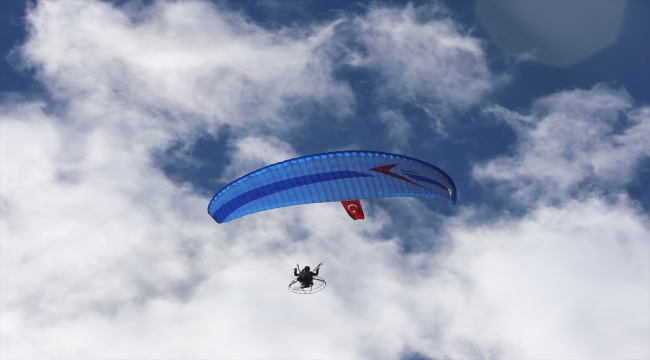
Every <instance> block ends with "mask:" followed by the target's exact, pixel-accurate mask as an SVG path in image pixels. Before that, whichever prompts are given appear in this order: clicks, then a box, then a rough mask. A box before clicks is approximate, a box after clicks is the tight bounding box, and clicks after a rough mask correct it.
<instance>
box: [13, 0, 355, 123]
mask: <svg viewBox="0 0 650 360" xmlns="http://www.w3.org/2000/svg"><path fill="white" fill-rule="evenodd" d="M127 9H129V8H127ZM28 20H29V22H30V25H31V31H30V38H29V40H28V41H27V43H26V44H25V45H24V46H23V47H22V49H21V55H22V58H23V59H24V60H25V61H26V65H25V66H30V67H34V68H36V69H37V72H38V75H39V78H40V79H41V80H42V81H43V82H44V83H45V84H46V85H47V86H48V88H49V89H50V90H51V91H52V92H53V94H54V96H55V97H57V98H59V99H62V100H65V101H68V102H69V103H70V104H69V106H70V108H71V110H74V113H73V114H78V115H76V119H77V120H78V121H81V122H85V123H96V122H101V123H102V124H104V125H106V124H107V123H108V122H111V123H113V124H116V125H117V126H127V127H134V126H136V125H135V124H133V123H132V121H130V120H129V119H125V118H124V117H123V113H124V112H132V111H137V112H139V113H144V114H146V115H149V116H151V117H152V118H151V119H150V120H149V121H150V123H147V122H146V121H142V120H141V121H140V123H139V124H138V126H141V127H144V128H145V129H146V128H157V129H161V128H162V129H166V131H173V132H178V133H184V134H187V133H196V132H201V131H205V130H206V129H207V130H208V131H216V129H217V128H218V125H222V124H230V125H234V126H236V127H242V126H251V125H252V124H255V125H260V124H265V123H266V124H268V125H270V126H271V127H272V126H275V127H283V126H287V125H290V124H288V123H287V122H285V121H282V119H281V118H280V114H282V112H283V111H285V110H286V109H285V106H286V105H287V103H289V104H291V105H293V104H295V103H301V102H315V103H317V104H320V105H321V106H324V107H325V108H326V110H328V111H331V112H332V113H333V114H335V115H341V114H347V113H349V112H350V111H351V106H352V105H353V99H352V97H351V92H350V90H349V89H348V88H347V85H344V84H342V83H340V82H337V81H336V80H334V79H333V78H332V77H331V74H330V73H331V71H332V64H331V63H330V61H329V60H328V58H327V57H324V56H323V55H322V54H320V53H319V47H321V46H322V45H323V43H326V42H327V41H329V39H330V38H331V36H332V25H329V26H325V27H321V28H316V29H304V30H302V29H300V30H291V29H283V30H279V31H276V32H269V31H267V30H264V29H262V28H260V27H257V26H256V25H254V24H252V23H250V22H248V21H247V20H246V19H245V18H244V17H243V16H242V15H241V14H237V13H231V12H225V11H219V10H218V9H216V8H215V7H214V6H213V5H211V4H209V3H207V2H200V1H195V2H180V3H178V2H172V3H169V2H157V3H154V4H153V5H151V6H149V7H146V8H144V9H138V10H131V11H130V12H129V11H121V10H120V9H117V8H115V7H114V6H112V5H110V4H107V3H102V2H97V1H82V2H56V1H43V2H40V3H39V4H38V6H37V7H36V8H35V9H34V10H33V11H31V12H30V13H29V15H28ZM91 105H92V108H89V107H90V106H91ZM110 114H119V116H110ZM126 122H131V123H130V124H125V123H126Z"/></svg>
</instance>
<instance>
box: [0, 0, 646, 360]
mask: <svg viewBox="0 0 650 360" xmlns="http://www.w3.org/2000/svg"><path fill="white" fill-rule="evenodd" d="M419 11H422V10H417V9H414V8H412V7H406V8H402V9H396V8H380V7H377V8H373V9H370V10H369V11H368V12H367V14H365V15H363V16H356V17H348V18H345V17H343V18H341V19H339V20H337V21H334V22H332V23H329V24H321V25H319V26H315V27H313V28H308V29H298V28H293V29H281V30H275V31H269V30H264V29H262V28H261V27H258V26H256V25H254V24H252V23H251V22H250V21H248V20H247V19H246V18H245V17H243V16H242V15H240V14H237V13H231V12H227V11H224V10H222V9H219V8H215V7H214V6H212V5H209V4H207V3H202V2H178V3H155V4H153V5H152V6H149V7H144V8H136V7H125V8H116V7H114V6H111V5H109V4H106V3H101V2H92V1H84V2H47V1H43V2H39V3H38V4H37V6H36V7H35V8H34V9H32V10H30V12H29V14H28V20H29V24H30V38H29V39H28V41H27V42H26V43H25V44H24V46H23V47H22V48H21V49H20V53H21V54H22V59H23V61H24V66H29V67H33V68H34V69H36V71H37V74H38V78H39V79H40V81H42V82H43V84H44V85H45V86H46V87H47V89H48V90H49V91H50V96H51V98H50V99H48V100H49V103H41V102H37V101H33V100H30V99H28V100H26V101H16V100H11V99H9V98H7V99H5V100H4V101H3V103H2V105H1V108H0V110H1V111H0V126H1V129H2V131H0V147H1V148H0V156H1V158H0V161H1V164H2V172H0V185H1V188H2V194H1V198H0V201H1V204H2V215H1V222H0V235H1V239H2V241H1V243H0V246H1V249H0V250H1V251H0V256H1V259H0V260H1V261H0V267H1V272H0V280H1V286H2V289H1V290H2V298H1V300H0V301H1V304H0V305H1V309H2V316H0V325H1V327H0V332H1V333H0V335H1V342H0V350H1V352H2V355H3V356H4V357H7V358H91V357H92V358H97V357H107V358H109V357H110V358H351V357H352V358H397V357H400V356H409V355H410V354H419V355H421V356H426V357H431V358H440V357H445V358H476V357H490V358H563V359H566V358H576V359H578V358H647V357H648V355H649V353H648V338H649V336H650V333H649V330H648V329H649V328H650V324H649V320H648V319H649V317H650V314H649V313H648V307H647V304H648V302H650V294H649V290H648V286H647V285H648V282H649V281H650V275H649V269H650V264H649V263H648V257H647V254H648V252H649V251H650V248H649V245H648V243H649V241H648V239H650V228H649V226H648V224H649V223H650V222H649V221H648V220H649V219H648V214H646V213H643V212H642V210H640V208H639V207H638V206H637V205H636V204H635V202H634V201H633V200H631V199H629V198H628V197H627V196H626V194H625V191H624V189H620V190H618V191H611V190H608V192H607V194H603V189H610V188H611V186H616V185H619V186H620V185H622V184H625V183H626V182H627V181H630V179H632V178H633V177H634V176H635V173H636V170H637V166H638V164H639V161H641V160H643V159H645V158H647V156H648V151H647V145H646V144H645V143H643V142H642V141H641V140H642V139H644V138H648V135H650V134H648V123H649V120H648V110H647V107H634V106H633V105H631V104H632V101H631V99H629V96H627V95H626V94H625V93H624V91H622V90H617V89H611V88H608V87H606V86H599V87H595V88H593V89H591V90H574V91H567V92H562V93H558V94H554V95H550V96H548V97H546V98H543V99H540V100H539V101H538V102H536V103H535V104H533V106H532V108H531V111H530V114H529V115H521V114H518V113H516V112H513V111H509V110H507V109H503V108H499V107H492V108H489V109H488V110H487V111H488V112H490V113H491V114H492V115H494V116H495V117H497V118H500V119H502V120H503V121H507V122H508V123H509V124H511V125H512V126H513V128H514V129H515V131H516V133H517V136H518V143H517V145H515V148H514V149H513V151H512V153H509V154H504V155H503V156H501V157H499V158H496V159H493V160H491V161H489V162H487V163H484V164H477V166H476V167H475V171H474V176H476V178H477V180H479V181H482V180H490V181H493V182H494V183H495V184H497V187H504V188H506V189H508V191H510V192H511V193H513V194H516V195H517V196H515V197H514V199H513V202H514V203H517V204H521V200H520V199H525V202H524V203H525V211H523V212H522V213H519V214H504V215H503V216H501V217H500V218H499V219H498V220H497V221H493V222H482V221H480V219H481V218H482V217H481V216H480V215H481V214H480V211H481V210H480V209H473V208H469V207H467V208H464V209H463V211H461V212H460V214H459V215H457V216H453V217H449V218H443V219H441V221H442V222H444V224H445V225H444V226H443V228H442V229H440V228H436V230H437V231H438V232H434V231H433V229H432V228H430V227H428V226H427V225H426V223H424V224H425V225H422V224H420V225H418V226H419V228H418V229H413V230H414V232H413V233H418V234H422V237H426V236H429V237H430V240H431V241H435V242H440V243H441V244H442V245H443V246H442V247H441V248H440V249H438V250H437V251H436V252H433V253H431V252H411V253H405V252H403V251H401V250H400V244H402V243H403V242H408V241H412V239H408V238H401V237H397V236H396V237H394V238H391V239H385V240H378V239H379V238H380V236H379V232H380V231H381V229H382V228H384V227H391V226H400V224H399V223H393V222H392V221H393V220H391V218H390V217H389V214H388V213H387V212H386V211H384V210H383V209H381V206H380V205H371V206H370V208H371V209H372V210H373V211H374V212H375V214H376V215H375V220H374V221H373V222H365V223H363V224H359V225H360V226H356V225H357V224H353V225H354V226H352V225H350V226H349V227H348V228H347V229H345V228H343V227H342V226H332V224H344V221H346V220H349V219H346V216H347V215H345V214H342V212H341V211H340V209H338V208H336V207H333V206H328V205H318V207H319V208H318V210H315V211H317V216H318V220H317V221H314V216H315V215H314V213H313V212H310V211H301V209H299V208H296V209H292V210H287V213H283V212H265V213H263V214H261V216H259V217H251V218H250V221H247V222H243V221H235V222H232V223H229V224H227V226H225V225H224V226H218V225H216V224H215V223H214V222H213V221H212V220H211V219H210V218H209V216H208V215H207V214H206V213H205V206H206V204H207V201H208V199H206V198H205V197H204V196H202V195H201V194H197V192H196V190H195V189H193V188H192V187H191V186H189V185H179V184H177V183H174V182H172V181H171V180H169V179H168V178H167V177H166V176H165V174H164V172H163V171H162V170H160V168H159V166H157V164H156V163H155V160H154V156H153V154H154V153H155V152H156V151H160V150H165V149H166V148H168V147H169V146H170V144H172V143H175V142H183V141H186V142H192V141H193V140H194V139H196V137H198V136H202V135H204V134H205V133H208V134H217V133H218V132H219V131H221V127H222V126H224V125H229V126H232V127H233V128H236V129H237V132H238V135H237V136H235V137H233V139H232V140H231V141H232V142H231V149H232V152H231V153H230V154H229V159H230V161H231V164H243V165H242V166H245V167H251V168H254V167H256V166H258V165H260V164H262V163H267V162H273V161H275V160H276V159H277V158H278V157H284V156H291V155H293V154H294V153H295V150H293V147H292V145H291V144H288V143H286V142H283V141H282V140H281V139H282V134H283V133H285V132H286V131H289V129H293V128H295V127H297V126H307V125H305V124H304V121H305V120H304V117H302V116H292V114H293V113H292V112H291V110H292V109H294V108H295V107H296V106H297V105H296V104H299V106H306V107H307V108H312V107H313V108H319V109H321V110H322V109H325V110H326V111H329V112H330V113H331V116H333V117H345V116H349V114H352V113H353V112H354V109H355V100H354V93H353V91H352V90H351V88H350V87H349V86H348V85H347V84H346V83H345V82H344V81H342V80H340V79H337V78H336V76H334V75H333V73H334V69H335V68H337V66H341V64H350V63H351V62H350V61H351V60H350V59H351V58H350V57H344V60H341V58H338V57H337V56H334V55H332V54H336V52H333V51H332V48H336V47H337V46H338V44H337V39H340V38H339V37H338V36H339V35H337V34H339V32H338V31H339V30H337V29H340V27H342V26H344V25H345V24H346V22H351V24H353V25H358V29H360V30H359V33H358V34H357V37H356V39H360V40H359V41H362V42H363V43H364V44H365V46H366V52H365V53H360V54H361V55H359V58H357V60H356V62H353V63H351V64H353V65H354V66H359V67H364V68H367V69H370V70H372V71H376V72H378V74H379V75H378V76H379V77H380V78H381V79H383V81H384V83H383V85H382V87H380V88H379V90H378V94H381V96H385V97H386V98H389V97H390V98H393V99H397V100H395V103H396V104H400V103H401V102H403V101H407V100H408V99H411V100H412V99H416V100H417V101H418V102H420V103H424V104H426V106H434V105H432V104H435V106H438V104H442V105H440V106H441V107H440V108H458V109H462V108H465V107H467V106H470V105H471V104H476V103H478V102H479V101H480V100H479V99H480V98H481V97H482V96H483V94H486V93H489V91H490V89H491V85H490V82H489V80H486V79H490V78H491V76H492V75H490V73H489V70H487V68H486V67H483V68H482V67H481V65H482V64H483V65H484V63H483V62H482V61H483V60H481V59H482V58H483V57H484V54H483V53H482V52H481V49H480V46H479V45H478V44H479V41H478V40H477V39H474V38H472V37H471V36H469V35H463V34H461V33H460V32H458V31H457V30H454V29H456V27H455V25H454V24H453V22H452V21H451V20H449V19H448V18H447V17H445V16H443V14H441V13H439V12H435V14H434V15H435V16H433V15H431V14H429V15H427V13H422V12H419ZM353 27H354V26H353ZM371 34H374V35H373V36H371ZM416 35H417V36H416ZM418 43H420V44H423V46H422V47H421V48H419V47H418V46H417V45H416V44H418ZM391 48H392V49H393V50H394V51H391V50H390V49H391ZM431 49H437V50H431ZM344 53H345V54H348V55H349V54H351V52H349V51H348V50H345V51H344ZM406 53H408V54H410V56H406V55H405V54H406ZM454 54H456V55H454ZM434 55H435V56H434ZM431 56H434V57H436V56H437V58H438V59H440V61H437V62H434V63H432V64H429V66H430V68H427V67H426V65H425V62H424V60H423V59H426V58H429V57H431ZM457 56H458V57H457ZM455 59H466V62H463V61H460V62H458V64H459V65H458V64H456V61H455ZM467 64H469V65H471V66H470V67H472V68H475V69H478V70H476V71H477V72H476V73H472V74H470V75H467V76H464V77H462V76H461V77H460V78H458V77H456V78H455V77H453V76H450V77H449V79H447V80H448V81H450V82H447V83H445V82H444V81H443V84H445V85H444V86H443V85H434V84H436V81H432V82H431V83H427V82H423V81H421V79H420V78H416V77H414V75H413V74H418V73H422V74H425V75H426V77H429V78H431V79H437V78H438V79H442V80H445V79H444V76H443V75H442V74H444V71H445V70H447V71H451V74H453V71H462V69H464V68H465V66H468V65H467ZM456 66H459V67H456ZM454 69H456V70H454ZM409 74H410V75H409ZM400 79H402V80H400ZM459 79H460V80H459ZM455 81H459V82H458V83H456V82H455ZM432 86H433V87H432ZM464 86H465V87H467V88H468V89H473V90H472V91H470V94H471V95H472V96H470V97H469V98H463V99H460V100H459V99H458V96H457V94H458V91H460V90H459V89H461V88H463V87H464ZM445 87H446V88H449V89H450V91H449V93H446V92H444V91H443V90H444V88H445ZM429 92H432V93H433V94H435V95H426V94H427V93H429ZM401 93H405V94H407V95H406V97H401V95H396V94H401ZM391 94H392V95H391ZM422 99H424V100H422ZM411 100H408V101H411ZM567 104H570V105H567ZM574 105H575V106H574ZM431 109H433V108H431ZM391 110H392V111H394V112H395V113H397V112H399V111H398V109H395V108H390V109H386V110H385V111H391ZM621 118H624V119H625V121H622V122H621ZM401 119H402V120H404V121H407V120H406V119H405V118H401ZM404 126H406V127H408V124H405V125H400V127H398V128H396V129H397V130H395V131H401V130H400V129H402V128H403V127H404ZM582 130H585V131H587V130H588V131H590V132H589V134H590V136H585V135H584V131H582ZM548 164H559V166H560V167H561V168H562V169H565V172H561V171H559V170H558V171H556V172H554V171H547V170H546V169H547V168H548V167H549V165H548ZM540 169H541V170H540ZM554 169H555V168H554ZM573 169H583V170H582V172H577V171H574V172H572V170H573ZM251 170H252V169H251ZM236 172H237V170H235V168H234V167H232V166H231V167H230V168H226V171H225V173H227V174H231V173H232V174H233V175H234V174H235V173H236ZM611 172H617V173H618V176H616V177H614V176H611V175H610V173H611ZM567 173H568V174H567ZM506 174H508V175H506ZM215 176H219V175H218V174H216V175H215ZM228 176H230V175H228ZM585 181H589V184H590V186H591V187H590V188H587V189H586V190H583V191H581V192H579V193H580V196H573V195H572V194H573V192H572V191H571V189H574V188H576V187H578V186H581V184H582V183H583V182H585ZM552 188H558V189H559V191H560V192H562V193H563V194H564V195H565V196H563V197H561V198H559V199H556V197H557V196H556V192H555V191H551V190H550V189H552ZM530 189H533V190H530ZM530 192H533V193H535V194H536V195H535V196H532V197H531V196H528V193H530ZM605 195H606V196H605ZM407 204H410V205H411V206H414V207H417V208H418V210H419V212H420V214H421V216H422V217H424V218H436V219H440V216H439V215H436V214H433V213H431V211H430V210H427V209H426V208H425V207H424V206H422V205H421V204H419V203H418V202H410V203H409V202H407ZM334 205H336V204H334ZM287 218H288V219H287ZM477 219H478V220H477ZM283 228H291V229H294V230H293V233H292V234H293V235H291V236H296V238H297V240H306V241H304V242H303V246H304V250H305V254H306V255H307V256H306V258H304V259H303V260H301V261H307V262H308V263H312V262H315V261H319V260H320V259H319V258H316V257H315V255H314V256H311V254H318V253H332V251H333V249H332V248H331V247H332V243H337V242H341V243H345V242H350V241H356V243H357V244H358V245H357V248H356V249H355V250H354V251H351V252H349V253H347V254H346V255H345V256H342V257H338V258H334V259H332V260H331V261H329V262H328V264H327V265H326V267H325V268H324V275H326V278H327V280H328V282H329V284H330V285H329V287H328V288H327V289H326V290H325V291H324V292H322V293H320V294H318V296H312V297H300V296H296V295H293V294H291V293H289V292H288V291H286V290H285V287H286V285H287V284H288V282H289V276H288V275H289V272H290V270H291V269H292V266H293V263H291V262H289V261H288V260H287V259H286V258H285V255H284V254H283V253H282V250H280V249H279V248H278V247H277V245H276V244H275V241H276V240H279V241H285V240H286V238H285V239H283V238H282V236H285V237H286V234H287V233H286V232H285V230H284V229H283ZM269 234H270V235H269ZM282 234H284V235H282ZM274 237H275V238H274ZM285 244H286V241H285ZM334 251H335V249H334ZM310 256H311V257H310ZM302 265H305V264H302ZM315 344H317V345H315Z"/></svg>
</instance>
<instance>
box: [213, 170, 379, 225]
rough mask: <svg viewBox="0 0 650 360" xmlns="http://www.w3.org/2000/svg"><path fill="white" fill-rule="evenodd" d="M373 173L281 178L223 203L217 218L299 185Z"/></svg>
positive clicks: (345, 172)
mask: <svg viewBox="0 0 650 360" xmlns="http://www.w3.org/2000/svg"><path fill="white" fill-rule="evenodd" d="M370 176H372V175H369V174H363V173H360V172H356V171H348V170H344V171H331V172H326V173H319V174H311V175H304V176H297V177H294V178H290V179H286V180H280V181H276V182H273V183H270V184H268V185H263V186H260V187H258V188H255V189H252V190H249V191H247V192H245V193H243V194H241V195H238V196H236V197H234V198H232V199H231V200H229V201H228V202H226V203H225V204H223V205H221V207H219V208H218V209H217V211H216V212H215V214H214V218H215V220H217V221H218V222H224V220H226V218H227V217H228V216H229V215H230V214H232V213H233V212H234V211H235V210H237V209H239V208H240V207H242V206H244V205H246V204H248V203H249V202H251V201H255V200H257V199H261V198H263V197H265V196H268V195H271V194H275V193H277V192H280V191H284V190H289V189H292V188H295V187H298V186H304V185H309V184H315V183H319V182H323V181H332V180H339V179H347V178H353V177H370Z"/></svg>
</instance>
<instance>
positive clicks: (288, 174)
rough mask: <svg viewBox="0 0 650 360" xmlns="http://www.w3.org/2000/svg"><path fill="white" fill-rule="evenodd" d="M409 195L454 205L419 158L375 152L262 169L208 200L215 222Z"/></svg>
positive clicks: (448, 185)
mask: <svg viewBox="0 0 650 360" xmlns="http://www.w3.org/2000/svg"><path fill="white" fill-rule="evenodd" d="M390 196H411V197H422V198H430V199H441V200H447V201H449V202H451V203H452V204H455V203H456V185H454V182H453V180H452V179H451V178H450V177H449V175H447V174H446V173H445V172H444V171H442V170H440V169H439V168H437V167H435V166H433V165H431V164H428V163H426V162H424V161H422V160H418V159H414V158H410V157H407V156H402V155H396V154H390V153H384V152H376V151H359V150H355V151H337V152H331V153H324V154H316V155H309V156H302V157H299V158H295V159H290V160H286V161H283V162H280V163H277V164H273V165H269V166H266V167H263V168H261V169H259V170H256V171H253V172H252V173H250V174H248V175H244V176H242V177H241V178H239V179H237V180H235V181H233V182H231V183H230V184H228V185H226V186H225V187H224V188H223V189H221V191H219V192H218V193H217V194H216V195H215V196H214V197H213V198H212V200H211V201H210V204H209V205H208V213H209V214H210V216H212V218H214V219H215V220H216V221H217V222H218V223H223V222H227V221H230V220H234V219H237V218H240V217H242V216H245V215H248V214H252V213H256V212H259V211H264V210H269V209H275V208H280V207H284V206H292V205H300V204H309V203H317V202H328V201H343V200H351V199H368V198H378V197H390Z"/></svg>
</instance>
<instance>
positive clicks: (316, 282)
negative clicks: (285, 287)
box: [289, 264, 327, 295]
mask: <svg viewBox="0 0 650 360" xmlns="http://www.w3.org/2000/svg"><path fill="white" fill-rule="evenodd" d="M321 265H322V264H319V265H318V267H316V271H317V272H318V269H319V268H320V266H321ZM306 270H307V271H309V267H307V269H306ZM303 271H304V270H303ZM295 274H296V272H295V271H294V273H293V274H291V277H292V278H293V280H291V283H289V291H291V292H292V293H295V294H302V295H310V294H315V293H317V292H320V291H322V290H323V289H325V286H327V282H325V279H323V278H322V277H320V276H317V275H311V276H310V277H309V280H308V281H301V280H302V279H301V277H300V276H296V275H295ZM301 274H302V272H301Z"/></svg>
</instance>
